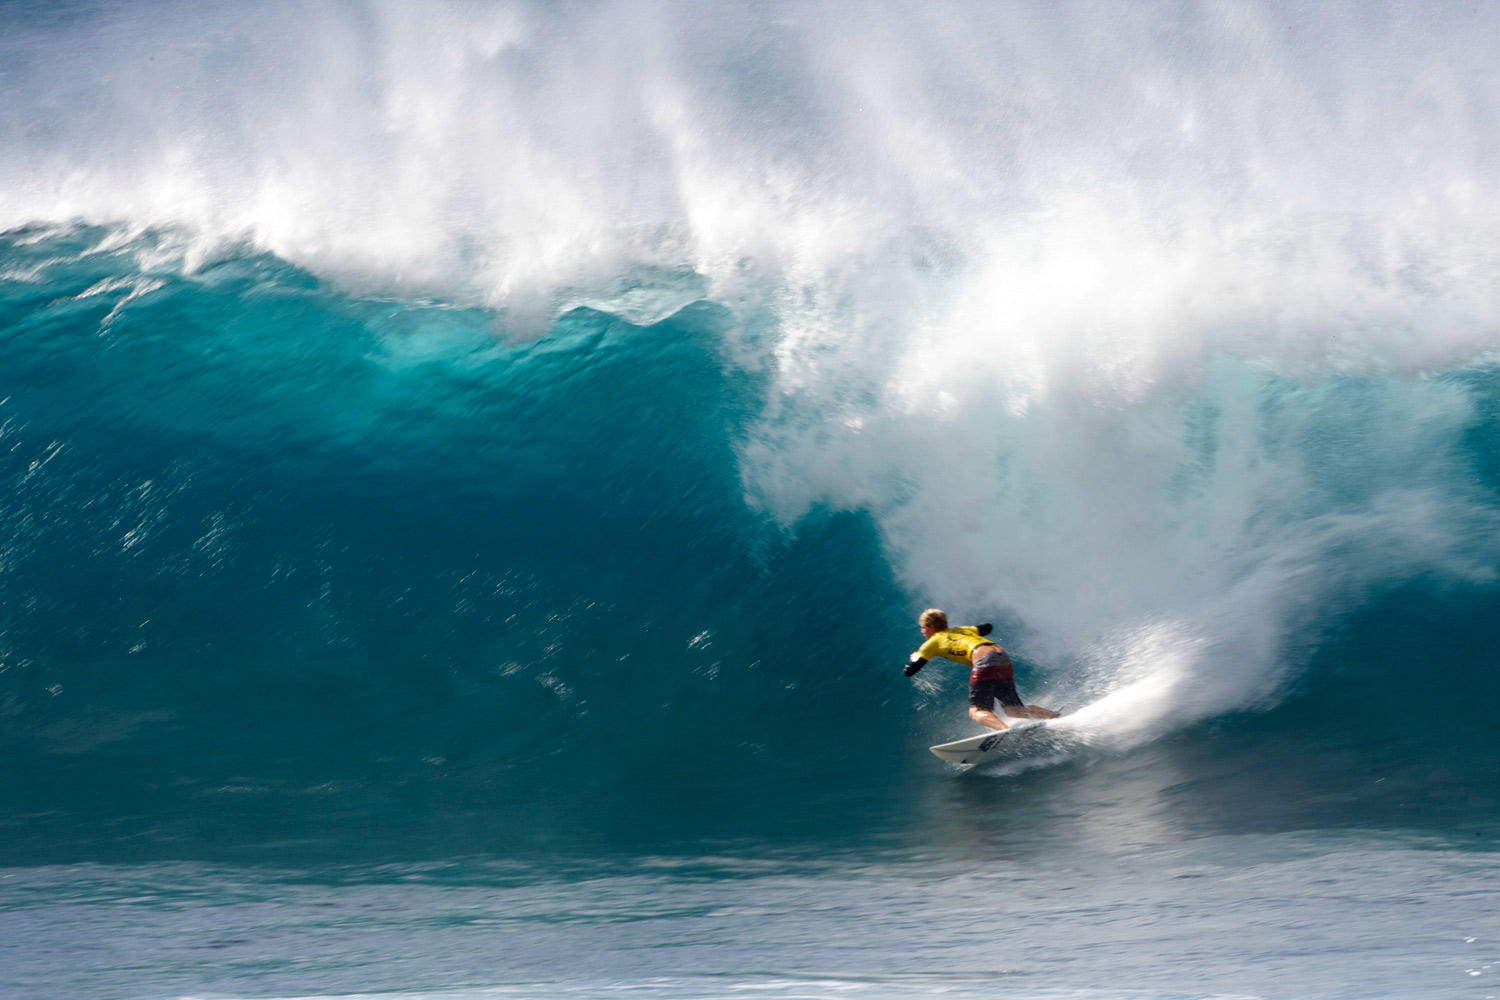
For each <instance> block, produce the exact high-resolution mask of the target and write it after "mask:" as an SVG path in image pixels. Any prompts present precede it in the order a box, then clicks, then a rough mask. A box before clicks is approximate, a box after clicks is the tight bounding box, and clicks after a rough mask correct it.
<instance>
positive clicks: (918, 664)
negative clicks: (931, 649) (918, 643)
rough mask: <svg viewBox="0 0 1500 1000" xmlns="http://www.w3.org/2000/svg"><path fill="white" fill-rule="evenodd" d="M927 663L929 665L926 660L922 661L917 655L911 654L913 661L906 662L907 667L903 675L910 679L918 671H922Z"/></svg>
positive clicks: (902, 670)
mask: <svg viewBox="0 0 1500 1000" xmlns="http://www.w3.org/2000/svg"><path fill="white" fill-rule="evenodd" d="M926 663H927V661H926V660H924V659H922V658H921V657H920V656H918V655H917V654H916V653H913V654H911V659H909V660H907V661H906V666H905V667H903V668H902V669H901V672H902V673H903V674H905V675H906V676H908V677H910V676H911V675H912V674H914V673H916V672H917V671H918V670H921V669H922V667H923V666H924V665H925V664H926Z"/></svg>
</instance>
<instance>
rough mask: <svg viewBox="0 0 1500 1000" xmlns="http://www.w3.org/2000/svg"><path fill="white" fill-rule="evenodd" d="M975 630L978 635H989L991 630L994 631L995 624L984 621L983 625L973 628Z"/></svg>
mask: <svg viewBox="0 0 1500 1000" xmlns="http://www.w3.org/2000/svg"><path fill="white" fill-rule="evenodd" d="M975 631H976V632H978V633H979V634H980V635H989V634H990V633H991V632H993V631H995V626H993V625H990V624H989V623H985V624H984V625H981V626H979V628H977V629H975Z"/></svg>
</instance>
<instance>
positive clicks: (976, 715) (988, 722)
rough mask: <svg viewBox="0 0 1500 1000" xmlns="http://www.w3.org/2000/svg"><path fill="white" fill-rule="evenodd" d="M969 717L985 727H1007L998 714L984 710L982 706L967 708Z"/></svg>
mask: <svg viewBox="0 0 1500 1000" xmlns="http://www.w3.org/2000/svg"><path fill="white" fill-rule="evenodd" d="M969 718H971V719H973V720H974V721H975V722H977V723H979V724H980V725H981V726H984V727H985V728H986V729H1009V728H1010V727H1009V726H1007V725H1006V724H1005V723H1003V722H1001V721H1000V716H998V715H996V714H995V713H994V712H986V711H985V710H984V709H982V708H971V709H969Z"/></svg>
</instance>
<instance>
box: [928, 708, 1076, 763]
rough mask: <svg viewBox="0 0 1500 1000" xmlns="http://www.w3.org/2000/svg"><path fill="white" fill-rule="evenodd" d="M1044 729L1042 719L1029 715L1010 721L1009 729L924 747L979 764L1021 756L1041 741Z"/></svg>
mask: <svg viewBox="0 0 1500 1000" xmlns="http://www.w3.org/2000/svg"><path fill="white" fill-rule="evenodd" d="M1046 730H1047V721H1046V720H1045V719H1030V720H1027V721H1025V722H1016V723H1013V724H1012V725H1011V727H1010V728H1009V729H1001V730H997V731H991V732H985V733H980V734H979V735H978V736H969V737H967V738H965V739H961V740H954V741H953V742H952V743H939V744H938V745H937V746H935V747H928V748H927V749H929V750H931V751H932V752H933V753H934V754H936V755H937V756H939V757H941V758H943V760H946V761H950V762H951V763H954V764H979V763H982V762H983V761H986V760H997V759H1000V758H1004V757H1017V756H1021V755H1022V754H1024V753H1026V752H1027V751H1028V750H1029V749H1033V748H1035V747H1036V746H1037V744H1039V743H1042V742H1044V741H1043V740H1042V736H1043V734H1045V732H1046Z"/></svg>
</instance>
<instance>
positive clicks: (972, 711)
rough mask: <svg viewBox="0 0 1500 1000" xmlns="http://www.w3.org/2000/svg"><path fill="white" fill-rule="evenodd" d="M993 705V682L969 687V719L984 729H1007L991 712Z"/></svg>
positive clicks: (983, 682)
mask: <svg viewBox="0 0 1500 1000" xmlns="http://www.w3.org/2000/svg"><path fill="white" fill-rule="evenodd" d="M994 705H995V687H994V682H993V681H979V682H978V683H977V684H970V685H969V718H971V719H973V720H974V721H975V722H977V723H979V724H980V725H981V726H984V727H985V728H986V729H1009V728H1010V727H1009V726H1007V725H1006V724H1005V723H1003V722H1001V721H1000V717H999V716H998V715H996V714H995V713H994V711H992V709H993V708H994Z"/></svg>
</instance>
